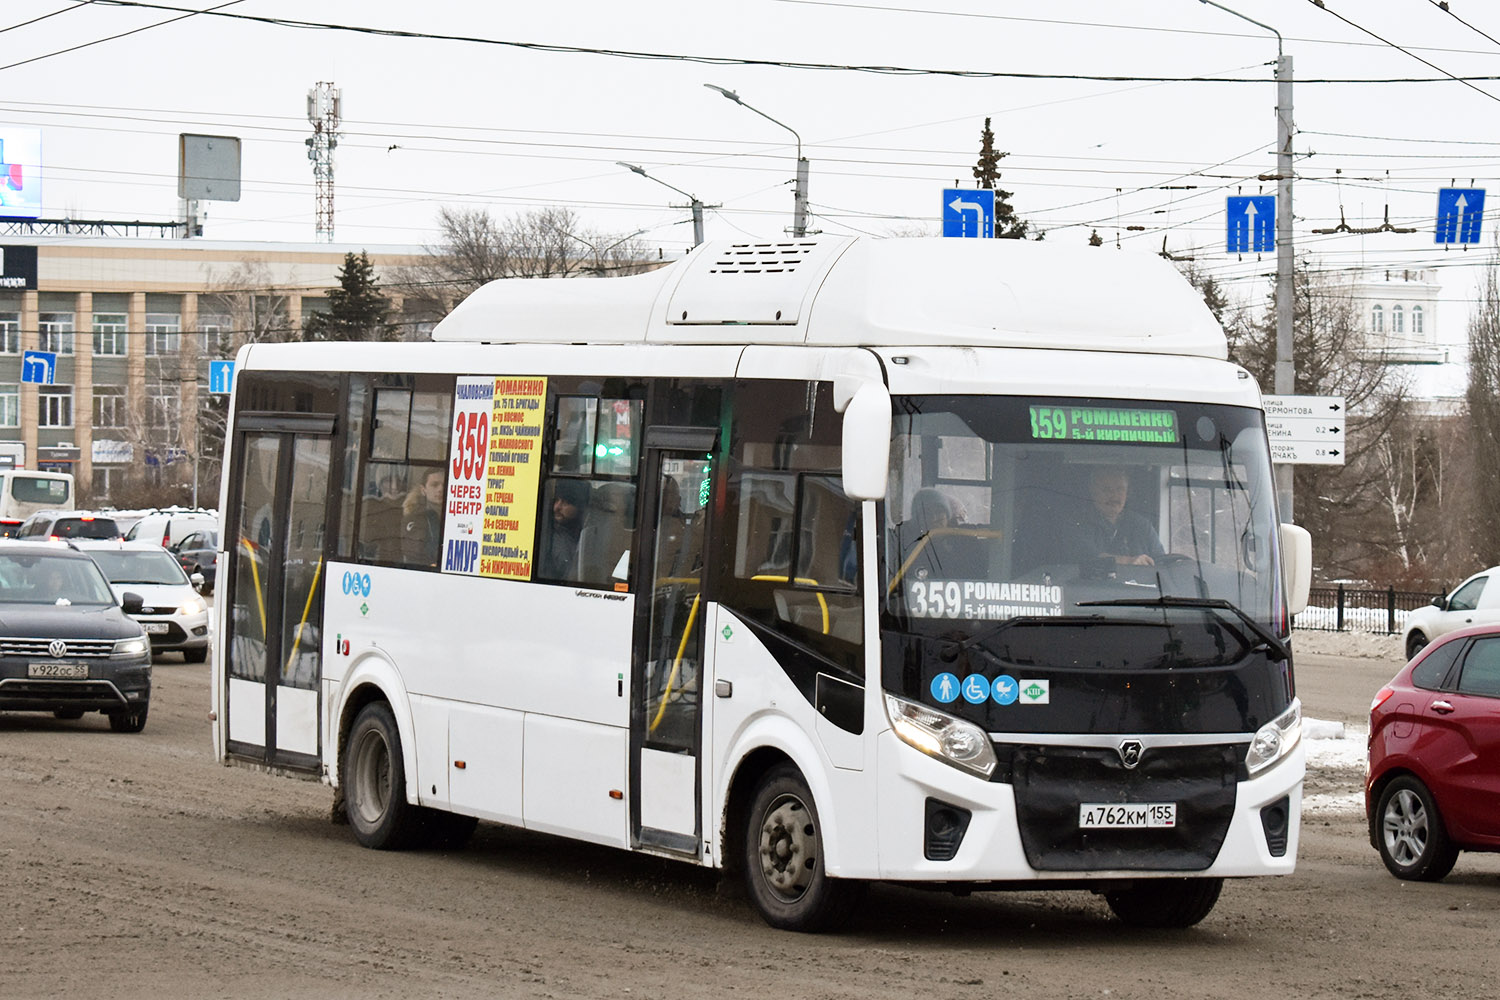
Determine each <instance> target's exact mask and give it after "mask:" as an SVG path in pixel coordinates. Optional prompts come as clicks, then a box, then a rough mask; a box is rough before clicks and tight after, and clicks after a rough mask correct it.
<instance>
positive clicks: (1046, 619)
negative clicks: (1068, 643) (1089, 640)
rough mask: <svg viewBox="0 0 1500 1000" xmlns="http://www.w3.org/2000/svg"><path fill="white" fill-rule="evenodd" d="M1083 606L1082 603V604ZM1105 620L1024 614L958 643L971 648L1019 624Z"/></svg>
mask: <svg viewBox="0 0 1500 1000" xmlns="http://www.w3.org/2000/svg"><path fill="white" fill-rule="evenodd" d="M1080 607H1082V605H1080ZM1103 620H1104V617H1103V616H1102V615H1023V616H1021V617H1018V618H1007V619H1006V620H1005V621H1003V622H1000V623H999V624H997V625H992V626H990V627H989V628H987V629H982V630H981V631H978V632H975V633H974V634H973V635H971V636H969V637H968V638H967V639H965V640H963V641H962V642H960V643H959V644H958V648H959V649H971V648H973V647H974V646H976V645H978V644H979V643H982V642H985V641H987V640H990V639H993V638H994V637H995V636H997V635H999V634H1000V633H1001V632H1004V631H1006V630H1007V629H1012V628H1015V627H1016V626H1017V625H1097V624H1099V623H1100V622H1101V621H1103ZM981 648H983V647H981Z"/></svg>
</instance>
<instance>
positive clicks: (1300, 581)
mask: <svg viewBox="0 0 1500 1000" xmlns="http://www.w3.org/2000/svg"><path fill="white" fill-rule="evenodd" d="M1281 571H1282V574H1283V576H1282V582H1283V583H1285V584H1286V613H1287V614H1288V615H1297V614H1301V613H1302V611H1303V610H1305V609H1306V608H1307V597H1308V592H1309V591H1310V590H1311V589H1312V535H1310V534H1308V532H1307V529H1306V528H1304V527H1302V526H1301V525H1297V524H1283V525H1282V526H1281Z"/></svg>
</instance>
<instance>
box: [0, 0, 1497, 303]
mask: <svg viewBox="0 0 1500 1000" xmlns="http://www.w3.org/2000/svg"><path fill="white" fill-rule="evenodd" d="M173 2H174V0H167V5H170V4H171V3H173ZM176 2H178V3H179V4H180V5H182V6H189V5H188V4H186V3H185V2H183V0H176ZM197 3H199V4H202V5H205V6H212V3H211V2H209V0H197ZM1225 6H1228V7H1231V8H1233V9H1234V10H1236V11H1238V12H1239V13H1241V14H1243V15H1244V16H1245V17H1249V18H1253V19H1254V20H1256V21H1260V22H1263V23H1264V24H1267V25H1270V26H1271V27H1273V28H1275V29H1276V30H1277V31H1279V32H1280V33H1281V35H1282V36H1283V39H1284V46H1285V51H1286V53H1287V54H1288V55H1291V56H1292V57H1293V59H1294V63H1295V76H1296V78H1297V80H1298V82H1297V84H1296V88H1295V121H1296V125H1297V128H1298V134H1297V136H1296V139H1295V147H1296V150H1297V153H1298V161H1297V177H1298V181H1297V186H1296V192H1295V205H1296V212H1297V217H1298V225H1297V233H1296V243H1297V246H1298V247H1299V249H1307V250H1315V251H1316V252H1317V253H1318V254H1319V257H1318V260H1319V262H1320V266H1324V267H1329V268H1349V267H1355V266H1360V265H1364V266H1371V267H1380V268H1384V267H1397V268H1401V267H1412V266H1433V265H1437V266H1440V267H1443V268H1444V279H1443V280H1444V285H1445V298H1451V299H1453V300H1461V299H1463V298H1466V297H1467V296H1468V294H1469V288H1470V286H1471V284H1472V280H1473V275H1474V272H1475V270H1476V268H1475V266H1473V265H1476V264H1478V263H1480V262H1481V261H1482V260H1483V259H1484V258H1485V256H1486V255H1485V253H1484V252H1482V251H1479V252H1476V251H1475V250H1470V251H1469V252H1468V253H1467V254H1465V253H1463V252H1461V251H1458V250H1450V251H1448V252H1446V253H1445V252H1443V251H1442V250H1441V249H1440V248H1436V247H1435V246H1434V242H1433V232H1432V230H1433V217H1434V213H1435V208H1436V198H1437V189H1438V188H1439V187H1444V186H1450V185H1452V184H1454V182H1456V184H1457V186H1460V187H1468V186H1475V187H1481V188H1484V187H1487V186H1489V182H1490V179H1491V176H1492V175H1493V174H1495V173H1496V172H1497V166H1496V161H1497V155H1500V130H1497V129H1496V128H1495V127H1494V123H1495V122H1496V121H1497V119H1500V79H1497V80H1489V81H1474V83H1473V84H1472V86H1470V85H1465V84H1463V83H1458V82H1452V81H1447V80H1445V81H1444V82H1407V83H1376V82H1367V83H1319V82H1316V81H1318V80H1330V79H1338V80H1346V79H1359V80H1379V79H1395V78H1400V79H1420V80H1430V79H1434V78H1438V79H1442V78H1444V75H1445V72H1446V73H1451V74H1454V75H1458V76H1465V75H1473V76H1480V75H1489V76H1496V77H1500V42H1497V41H1496V40H1494V39H1491V38H1489V37H1486V33H1487V34H1488V35H1491V36H1495V38H1496V39H1500V4H1497V3H1494V2H1493V0H1451V2H1450V4H1449V7H1450V8H1451V10H1452V13H1451V14H1450V13H1446V12H1444V11H1443V10H1441V9H1439V7H1438V6H1437V5H1436V3H1435V2H1434V0H1358V2H1356V0H1326V4H1325V6H1326V8H1328V9H1326V10H1325V9H1320V8H1318V7H1317V6H1315V5H1314V4H1313V2H1312V0H1227V2H1226V3H1225ZM220 10H221V12H222V13H223V14H238V15H245V16H247V17H266V18H290V19H296V20H298V21H306V22H322V23H325V24H330V25H354V26H360V27H369V28H379V29H389V30H396V31H405V32H416V33H426V34H437V35H462V36H467V37H468V38H470V39H482V40H484V41H474V40H470V41H461V40H439V39H426V38H414V37H381V36H377V35H372V34H368V33H356V32H351V31H342V30H330V29H326V28H305V27H292V26H283V25H274V24H266V23H259V22H255V21H249V20H236V19H231V18H227V17H220V16H215V15H213V14H200V15H197V16H193V17H188V18H186V19H183V20H179V21H176V22H175V23H171V24H166V25H162V26H160V27H153V28H150V29H149V30H145V31H140V32H138V33H136V34H132V35H129V36H127V37H123V38H118V39H115V40H111V41H104V42H102V43H100V44H97V45H91V46H88V47H83V48H77V49H75V50H74V51H62V50H67V49H69V48H71V47H74V46H80V45H84V44H85V43H88V42H92V41H94V40H96V39H102V38H106V37H107V36H110V35H114V34H117V33H120V32H124V31H130V30H132V29H136V28H141V27H143V26H147V25H152V24H155V23H156V22H160V21H164V20H166V19H168V18H171V17H180V16H181V15H180V14H179V13H176V12H173V11H167V10H162V9H150V8H146V7H145V6H144V5H141V6H118V5H112V4H108V3H102V2H96V3H82V2H74V0H7V2H6V3H5V4H4V8H3V15H0V29H3V30H0V82H3V86H0V95H3V96H0V124H9V125H18V126H27V127H35V128H40V129H41V130H42V143H43V154H42V155H43V159H44V166H43V169H44V171H45V187H44V196H43V201H44V205H43V215H44V216H46V217H49V218H57V217H63V216H71V217H73V218H79V219H95V218H104V219H115V220H122V219H142V220H147V221H168V220H171V219H174V218H176V217H177V213H178V202H177V196H176V180H175V178H176V170H177V135H178V133H180V132H198V133H208V134H217V135H235V136H238V137H240V138H241V139H242V140H243V195H242V198H241V200H240V201H238V202H234V203H230V202H216V203H212V204H210V205H209V206H208V218H207V223H206V229H205V236H207V237H208V238H213V239H226V240H282V241H299V242H302V241H312V240H313V239H314V236H315V233H314V209H315V205H314V195H313V191H314V189H313V176H312V170H311V165H310V164H309V161H308V159H307V149H306V146H305V145H304V140H305V139H306V137H307V136H308V135H310V134H311V126H310V125H309V124H308V122H307V117H306V95H307V91H308V89H309V88H311V87H312V86H313V85H314V84H315V83H317V82H319V81H331V82H333V83H334V84H336V85H337V86H338V87H339V88H340V89H341V91H342V97H343V114H344V119H343V122H342V124H341V126H340V132H341V134H342V138H341V141H340V145H339V147H338V150H337V154H336V157H335V192H336V195H335V198H336V201H335V204H336V223H335V224H336V240H337V242H338V243H340V244H353V245H356V246H359V245H369V246H375V245H382V246H384V245H390V244H424V243H430V242H432V241H433V240H434V239H435V225H434V224H435V219H436V216H437V211H438V208H439V207H440V206H442V205H455V206H469V207H483V208H487V209H489V210H490V211H491V212H492V213H494V214H495V215H496V216H500V217H503V216H506V215H510V214H512V213H516V212H522V211H525V210H528V209H531V208H535V207H538V206H545V205H564V206H567V207H569V208H572V209H573V210H574V211H575V212H577V214H578V215H579V217H580V219H581V220H582V223H583V225H584V226H586V227H588V228H589V229H591V230H594V231H597V232H607V233H611V234H614V235H613V236H612V237H610V238H611V239H613V238H615V237H617V236H624V235H626V234H629V233H632V232H636V231H638V230H641V231H644V232H642V233H641V236H640V239H641V240H642V241H643V242H645V243H646V244H647V245H648V246H650V247H652V248H656V247H660V248H662V250H663V252H664V253H665V254H667V255H668V256H672V255H678V254H680V253H682V252H683V251H684V250H685V249H686V248H687V247H688V246H689V245H690V244H691V242H692V227H691V224H690V223H689V213H688V211H687V210H686V209H684V208H677V207H673V206H675V205H681V204H683V203H684V201H685V199H683V198H682V197H681V196H680V195H678V194H676V193H674V192H673V191H671V190H669V189H668V188H666V187H663V186H660V185H658V184H656V183H653V182H652V181H650V180H647V179H645V178H642V177H639V176H637V175H635V174H632V173H630V172H628V171H626V170H625V169H623V168H621V167H619V166H617V165H616V161H619V160H624V161H628V162H631V163H635V164H639V165H641V166H643V167H645V168H646V170H647V171H648V172H649V173H650V175H651V176H652V177H654V178H658V179H659V180H661V181H663V182H665V183H666V184H670V185H672V186H674V187H677V188H680V189H682V190H683V191H687V192H690V193H692V194H694V195H696V196H697V197H698V198H700V199H701V200H702V201H704V202H705V203H708V204H711V205H719V206H721V207H719V208H716V209H714V210H712V211H710V212H709V213H708V217H707V227H706V228H707V235H708V238H709V239H739V238H756V239H769V238H776V237H778V236H780V235H782V234H783V232H784V230H785V229H786V227H788V226H789V225H790V223H791V210H792V177H793V174H794V160H795V156H796V146H795V142H794V139H793V136H792V133H791V132H790V131H788V130H787V129H785V128H781V127H778V126H777V125H776V124H773V123H772V122H770V121H767V120H766V119H764V118H761V117H759V116H757V115H756V114H753V113H752V112H750V111H748V110H746V109H745V108H743V107H739V106H737V105H735V104H733V103H731V102H730V101H728V100H725V99H724V98H723V97H721V96H720V95H719V94H717V93H714V92H713V91H711V90H708V89H706V88H705V87H704V84H705V83H713V84H717V85H719V86H722V87H726V88H730V89H733V90H735V91H737V92H738V93H739V94H740V96H741V98H742V99H743V100H744V101H745V102H746V103H748V104H750V105H753V106H754V107H755V108H757V109H759V110H760V111H762V112H764V113H765V114H766V115H769V116H771V117H772V118H775V119H777V120H778V121H780V122H783V123H785V124H786V126H788V127H789V128H791V129H795V130H796V132H797V133H799V134H800V136H801V141H802V151H803V154H804V155H805V156H807V157H808V158H809V159H810V160H811V182H810V186H809V187H810V202H811V206H812V219H811V227H812V228H815V229H819V230H822V231H825V232H829V233H841V234H857V233H870V234H888V233H892V232H901V233H912V232H921V231H927V232H932V233H936V232H937V231H938V222H939V215H940V206H941V192H942V189H943V188H944V187H949V186H954V184H955V182H957V183H958V184H959V185H961V186H973V178H972V175H971V173H970V171H971V168H972V166H973V164H974V162H975V160H976V157H977V153H978V145H979V133H980V129H981V126H982V123H983V120H984V118H985V117H986V116H988V117H990V118H992V119H993V127H994V130H995V133H996V137H997V145H998V146H999V148H1000V149H1001V150H1004V151H1008V152H1009V153H1010V156H1009V157H1007V158H1006V159H1005V160H1004V161H1003V163H1002V165H1001V169H1002V180H1001V185H1002V187H1003V188H1005V189H1006V190H1009V191H1012V192H1014V197H1013V198H1012V202H1013V204H1014V206H1015V207H1016V209H1017V211H1018V212H1019V213H1020V214H1021V216H1022V217H1023V218H1025V219H1027V220H1029V221H1030V222H1031V223H1032V225H1033V226H1034V227H1036V228H1037V229H1040V230H1045V231H1046V233H1047V239H1049V240H1057V241H1078V242H1082V241H1084V240H1086V239H1087V238H1088V236H1089V233H1090V232H1091V231H1092V230H1096V229H1097V231H1098V232H1099V234H1100V236H1101V237H1103V238H1104V239H1105V240H1107V241H1108V243H1109V244H1110V245H1113V244H1114V243H1115V242H1116V241H1117V240H1118V241H1119V242H1120V244H1121V245H1122V246H1124V247H1127V248H1136V249H1143V250H1153V251H1154V250H1159V249H1161V247H1162V243H1163V239H1164V238H1165V241H1166V246H1167V248H1168V249H1169V250H1171V251H1173V252H1175V253H1178V254H1183V255H1186V254H1192V255H1194V256H1196V258H1197V261H1198V263H1200V264H1201V265H1203V266H1204V267H1206V268H1208V269H1209V270H1211V271H1213V272H1214V273H1216V274H1219V275H1220V276H1221V277H1223V278H1225V279H1230V280H1233V279H1246V278H1248V277H1249V276H1252V275H1257V274H1262V273H1266V272H1268V271H1269V270H1270V269H1271V268H1272V267H1274V260H1273V259H1271V258H1269V257H1268V258H1266V259H1264V260H1256V259H1255V258H1254V257H1246V258H1244V259H1237V258H1235V257H1232V256H1230V255H1227V254H1226V253H1225V252H1224V228H1225V206H1224V198H1225V196H1226V195H1228V194H1235V193H1239V194H1259V193H1264V194H1272V193H1274V187H1275V185H1274V182H1269V183H1263V182H1259V181H1257V180H1256V179H1255V177H1256V175H1257V174H1260V173H1269V172H1271V171H1272V170H1273V169H1274V166H1275V161H1274V145H1275V137H1276V120H1275V113H1274V108H1275V100H1276V85H1275V83H1274V82H1273V81H1272V64H1273V63H1274V60H1275V58H1276V52H1277V50H1276V39H1275V37H1274V36H1273V35H1272V34H1271V33H1269V32H1267V31H1265V30H1263V29H1261V28H1258V27H1256V26H1255V25H1253V24H1250V23H1247V22H1246V21H1244V20H1242V19H1240V18H1238V17H1235V16H1233V15H1232V14H1229V13H1226V12H1225V11H1223V10H1219V9H1215V8H1213V7H1210V6H1208V5H1205V4H1204V3H1201V2H1199V0H1049V2H1047V3H1035V2H1027V3H1020V2H1007V0H907V2H906V3H904V4H901V5H899V6H898V5H897V3H896V2H894V0H884V2H870V3H845V2H833V0H827V2H824V0H740V2H738V3H734V4H720V3H711V2H703V0H683V2H676V0H639V2H636V3H628V4H627V3H621V2H619V0H612V2H602V0H553V2H550V3H534V2H527V3H517V2H502V3H478V2H465V3H459V2H452V0H430V2H428V3H424V4H409V3H401V4H398V3H388V2H383V0H363V2H360V3H351V2H343V3H336V2H331V0H240V2H237V3H230V4H227V5H225V6H223V7H222V8H220ZM59 12H60V13H59ZM54 14H55V16H50V17H45V18H44V19H42V20H38V21H36V22H35V23H32V24H25V23H24V22H27V21H30V20H31V19H33V18H43V16H44V15H54ZM1336 15H1342V17H1344V18H1347V19H1348V21H1350V22H1353V24H1352V25H1351V24H1350V23H1346V21H1344V20H1340V17H1339V16H1336ZM1454 15H1457V16H1456V17H1455V16H1454ZM1459 18H1462V19H1463V21H1467V22H1468V24H1467V25H1466V24H1465V23H1463V21H1460V20H1459ZM1356 26H1357V27H1356ZM1360 28H1363V29H1367V30H1368V31H1369V32H1372V33H1373V34H1374V35H1378V36H1380V37H1381V38H1383V39H1385V40H1387V41H1388V42H1391V43H1395V45H1398V46H1400V47H1401V48H1403V49H1405V50H1407V51H1405V52H1403V51H1401V50H1400V49H1398V48H1395V47H1393V46H1392V45H1390V44H1386V43H1384V42H1381V41H1378V40H1377V39H1376V38H1374V37H1371V35H1370V34H1366V33H1365V32H1364V31H1361V30H1360ZM490 43H533V44H535V45H540V46H558V47H568V48H573V49H597V50H617V51H620V50H623V51H630V52H633V53H637V54H641V53H649V54H653V55H660V56H664V57H672V58H627V57H622V56H615V55H607V54H595V53H590V52H576V51H557V50H547V49H542V48H527V47H520V46H517V45H514V44H490ZM52 53H57V54H52ZM684 57H685V58H684ZM1419 57H1420V58H1419ZM737 60H745V61H754V62H756V63H776V64H817V65H819V66H834V67H840V66H865V67H869V66H885V67H900V68H903V69H909V70H933V71H945V72H943V73H900V74H896V73H884V74H882V73H871V72H860V71H857V70H851V69H834V68H799V67H796V66H787V65H766V64H753V65H747V64H744V63H742V62H737ZM1421 60H1427V61H1428V62H1430V63H1432V64H1435V65H1436V67H1438V68H1434V67H1433V66H1429V65H1426V64H1424V63H1423V62H1422V61H1421ZM953 72H960V73H969V74H976V75H971V76H959V75H952V73H953ZM986 73H989V74H992V73H1005V74H1044V75H1045V78H1017V77H1011V76H983V75H977V74H986ZM1069 76H1075V77H1076V76H1121V77H1131V78H1150V77H1169V78H1177V79H1180V78H1209V77H1218V78H1237V79H1244V80H1248V81H1251V82H1208V81H1205V80H1198V81H1191V82H1154V81H1152V80H1148V79H1131V80H1115V81H1100V80H1079V79H1062V77H1069ZM1481 91H1483V92H1484V93H1481ZM1490 95H1495V96H1490ZM1387 177H1388V178H1389V179H1388V180H1387ZM1494 197H1495V198H1496V199H1497V200H1500V191H1497V192H1495V193H1494ZM1341 202H1342V205H1343V211H1344V213H1345V217H1346V220H1347V222H1348V224H1349V225H1350V226H1372V225H1379V224H1380V223H1381V222H1382V221H1383V219H1384V216H1385V212H1386V206H1387V204H1388V205H1389V211H1390V221H1391V223H1392V224H1393V225H1395V226H1414V227H1416V228H1417V229H1418V232H1417V233H1416V234H1413V235H1399V234H1391V233H1381V234H1377V235H1369V236H1358V235H1334V236H1318V235H1314V234H1313V233H1312V230H1313V229H1314V228H1327V227H1331V226H1335V225H1336V224H1337V223H1338V221H1339V206H1340V203H1341ZM1493 215H1494V213H1492V216H1493ZM1495 224H1496V223H1495V222H1494V221H1490V220H1487V221H1486V231H1485V234H1484V235H1485V243H1486V245H1488V244H1489V243H1490V237H1491V236H1492V235H1493V233H1494V226H1495ZM1130 226H1139V227H1144V228H1143V229H1140V230H1131V229H1128V228H1127V227H1130Z"/></svg>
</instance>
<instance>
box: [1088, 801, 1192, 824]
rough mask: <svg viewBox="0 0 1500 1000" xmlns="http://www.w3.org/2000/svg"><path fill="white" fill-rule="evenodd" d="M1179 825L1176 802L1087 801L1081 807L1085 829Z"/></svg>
mask: <svg viewBox="0 0 1500 1000" xmlns="http://www.w3.org/2000/svg"><path fill="white" fill-rule="evenodd" d="M1176 825H1177V803H1175V802H1084V803H1082V804H1081V805H1079V807H1078V826H1079V828H1080V829H1083V830H1154V829H1160V828H1163V827H1170V826H1176Z"/></svg>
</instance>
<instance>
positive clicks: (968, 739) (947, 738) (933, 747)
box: [885, 694, 997, 778]
mask: <svg viewBox="0 0 1500 1000" xmlns="http://www.w3.org/2000/svg"><path fill="white" fill-rule="evenodd" d="M885 714H886V716H887V717H888V718H889V719H890V720H891V729H892V730H893V731H894V732H895V734H896V735H897V736H898V737H899V738H900V740H901V742H903V743H905V744H906V745H907V746H910V747H915V748H916V749H918V750H920V751H922V752H923V753H925V754H927V756H929V757H936V758H937V759H938V760H940V761H942V762H943V763H945V764H951V765H953V766H954V767H956V768H958V769H959V770H961V771H968V772H969V773H970V774H976V775H978V776H979V777H981V778H988V777H989V776H990V774H991V773H992V772H993V771H994V770H995V765H996V763H997V762H996V760H995V748H994V747H992V746H990V738H989V737H988V736H986V735H985V732H984V730H983V729H980V728H979V727H978V726H976V725H974V724H973V723H972V722H965V721H964V720H963V719H958V718H955V717H953V716H951V715H948V714H947V713H946V712H939V711H938V710H937V709H935V708H928V707H927V706H926V705H919V704H918V703H916V702H914V701H907V700H906V699H905V698H897V697H896V696H895V695H891V694H888V695H886V696H885Z"/></svg>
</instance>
